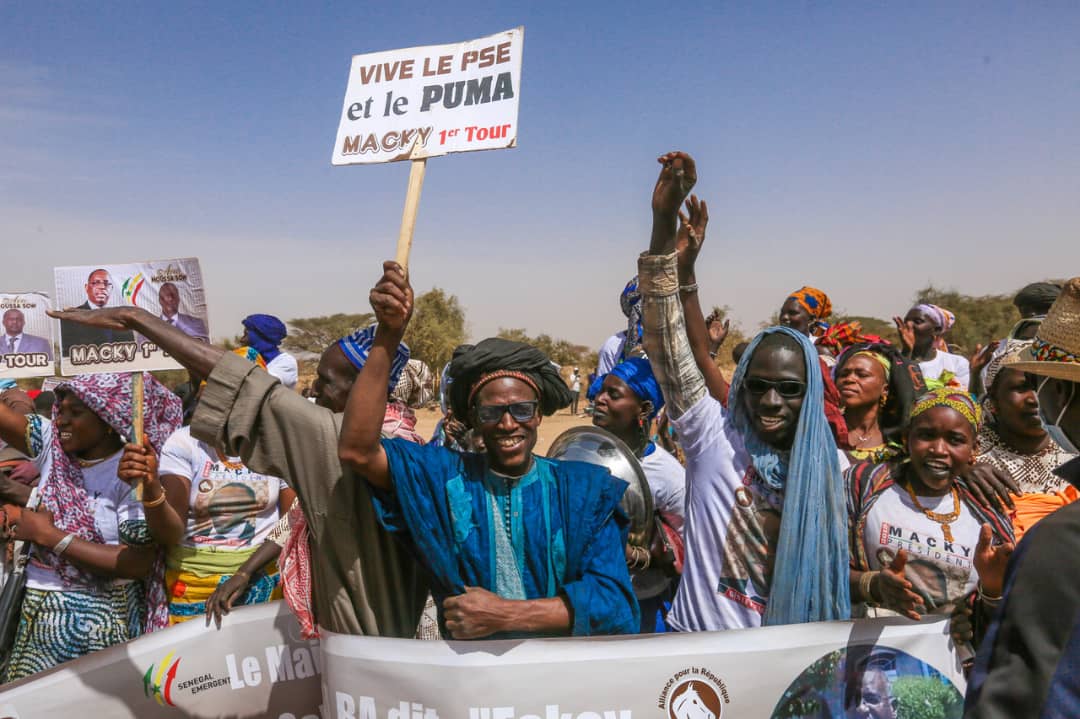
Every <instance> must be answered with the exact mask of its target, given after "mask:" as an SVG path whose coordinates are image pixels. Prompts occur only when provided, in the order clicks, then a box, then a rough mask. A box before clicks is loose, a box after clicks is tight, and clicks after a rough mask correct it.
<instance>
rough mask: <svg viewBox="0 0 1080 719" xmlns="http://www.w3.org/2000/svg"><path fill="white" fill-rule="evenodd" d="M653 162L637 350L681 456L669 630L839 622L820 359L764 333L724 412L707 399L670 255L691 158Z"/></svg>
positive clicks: (792, 338)
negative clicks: (681, 520) (682, 487)
mask: <svg viewBox="0 0 1080 719" xmlns="http://www.w3.org/2000/svg"><path fill="white" fill-rule="evenodd" d="M659 159H660V163H661V165H662V166H663V167H662V170H661V172H660V178H659V179H658V180H657V183H656V188H655V190H654V192H653V232H652V240H651V243H650V247H649V251H648V252H647V253H645V254H644V255H642V257H641V259H640V260H639V261H638V274H639V280H640V287H639V289H640V291H641V296H642V311H643V324H644V344H645V350H646V352H647V354H648V356H649V359H650V361H651V363H652V367H653V371H654V372H655V373H656V377H657V380H658V381H659V383H660V386H661V388H662V390H663V393H664V397H665V398H666V400H667V406H668V415H669V416H670V418H671V421H672V424H673V426H674V427H675V429H676V430H677V431H678V433H679V438H680V441H681V442H682V447H683V450H684V452H685V454H686V472H687V500H686V505H687V517H686V526H685V536H686V563H685V566H684V569H683V577H682V582H681V584H680V586H679V591H678V594H677V595H676V597H675V603H674V607H673V609H672V612H671V614H670V615H669V616H668V622H669V624H670V625H671V626H672V627H673V628H675V629H677V630H680V631H703V630H721V629H739V628H745V627H756V626H761V625H762V624H766V625H774V624H792V623H799V622H812V621H826V620H833V619H847V618H848V617H849V616H850V613H851V601H850V589H849V586H848V539H847V531H848V529H847V518H846V516H845V506H846V505H845V499H844V484H843V476H842V474H841V470H842V466H841V464H842V459H841V458H842V455H841V454H840V452H839V451H838V450H837V447H836V442H835V440H834V439H833V437H832V434H831V432H830V431H829V426H828V424H827V422H826V419H825V413H824V400H823V386H822V378H821V372H820V370H819V369H818V359H817V352H816V351H815V350H814V347H813V345H812V344H811V343H810V341H809V339H808V338H807V337H806V336H805V335H803V334H801V333H799V332H796V331H794V330H792V329H790V328H788V327H771V328H769V329H767V330H765V331H764V332H762V333H761V334H759V335H758V336H757V337H756V338H755V339H754V341H753V342H752V343H751V344H750V346H749V348H747V350H746V352H745V353H744V354H743V356H742V359H741V361H740V362H739V366H738V368H737V369H736V371H735V375H734V377H733V378H732V382H731V392H730V395H729V399H728V407H729V408H730V409H725V408H724V406H723V405H722V404H721V403H720V402H719V401H717V400H716V399H714V398H712V397H711V396H709V393H708V391H707V389H706V385H705V380H704V377H703V376H702V373H701V371H700V370H699V369H698V368H697V365H696V364H695V362H694V357H693V353H692V351H691V348H690V345H689V342H688V340H687V336H686V325H685V320H684V317H683V313H682V306H681V303H680V300H679V297H680V294H681V293H691V292H696V291H697V283H696V282H695V281H693V280H692V279H686V278H680V276H679V272H678V269H677V264H676V252H675V250H676V221H677V217H678V212H679V208H680V206H681V205H682V203H683V201H684V200H685V199H686V197H687V195H688V194H689V192H690V189H691V188H692V187H693V185H694V182H695V181H696V179H697V176H696V169H695V166H694V161H693V160H692V159H691V158H690V157H689V156H688V155H686V154H685V153H681V152H674V153H669V154H667V155H664V156H662V157H661V158H659ZM683 279H686V281H681V280H683ZM845 464H846V463H845Z"/></svg>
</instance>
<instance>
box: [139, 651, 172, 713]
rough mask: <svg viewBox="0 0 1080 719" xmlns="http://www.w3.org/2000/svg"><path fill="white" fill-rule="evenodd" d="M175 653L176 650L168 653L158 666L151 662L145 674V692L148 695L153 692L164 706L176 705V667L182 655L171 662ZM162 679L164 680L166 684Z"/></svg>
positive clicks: (155, 697)
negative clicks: (174, 698) (173, 697)
mask: <svg viewBox="0 0 1080 719" xmlns="http://www.w3.org/2000/svg"><path fill="white" fill-rule="evenodd" d="M175 653H176V652H175V651H171V652H169V653H168V654H166V655H165V658H164V659H162V660H161V663H160V664H158V665H157V666H156V667H155V665H153V664H151V665H150V668H149V669H147V670H146V674H144V675H143V693H144V694H145V695H146V696H148V697H149V696H151V693H152V694H153V697H154V699H155V700H156V701H157V703H158V704H161V705H163V706H164V705H166V704H168V705H169V706H171V707H174V706H176V705H175V704H173V700H172V685H173V682H174V681H175V680H176V669H177V667H179V666H180V657H177V658H176V661H175V662H172V664H169V662H170V661H171V660H172V658H173V654H175ZM155 669H156V671H155ZM162 680H164V685H163V684H162Z"/></svg>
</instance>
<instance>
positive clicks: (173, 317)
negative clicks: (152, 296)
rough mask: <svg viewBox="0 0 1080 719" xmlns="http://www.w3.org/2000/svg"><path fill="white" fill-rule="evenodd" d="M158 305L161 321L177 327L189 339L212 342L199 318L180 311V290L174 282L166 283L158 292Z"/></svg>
mask: <svg viewBox="0 0 1080 719" xmlns="http://www.w3.org/2000/svg"><path fill="white" fill-rule="evenodd" d="M158 305H160V306H161V319H162V320H164V321H165V322H168V323H169V324H170V325H172V326H173V327H176V328H177V329H179V330H180V331H181V332H183V333H184V334H186V335H187V336H188V337H193V338H195V339H197V340H199V341H201V342H209V341H210V333H209V332H208V331H207V330H206V323H205V322H203V321H202V320H201V319H199V318H198V317H193V316H192V315H186V314H184V313H183V312H181V311H180V289H179V288H178V287H177V286H176V285H175V284H173V283H172V282H166V283H164V284H162V285H161V289H159V290H158Z"/></svg>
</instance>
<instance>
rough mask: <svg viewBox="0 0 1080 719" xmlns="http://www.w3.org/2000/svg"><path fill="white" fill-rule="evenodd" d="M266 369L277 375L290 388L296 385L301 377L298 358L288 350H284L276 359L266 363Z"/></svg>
mask: <svg viewBox="0 0 1080 719" xmlns="http://www.w3.org/2000/svg"><path fill="white" fill-rule="evenodd" d="M266 371H267V372H269V373H270V374H272V375H273V376H275V377H277V378H278V380H279V381H280V382H281V384H283V385H285V386H286V387H288V388H289V389H293V388H294V387H296V382H297V380H299V379H300V370H299V368H298V367H297V364H296V358H295V357H293V356H292V355H291V354H289V353H287V352H282V353H281V354H279V355H278V356H277V357H275V358H274V361H273V362H271V363H270V364H268V365H266Z"/></svg>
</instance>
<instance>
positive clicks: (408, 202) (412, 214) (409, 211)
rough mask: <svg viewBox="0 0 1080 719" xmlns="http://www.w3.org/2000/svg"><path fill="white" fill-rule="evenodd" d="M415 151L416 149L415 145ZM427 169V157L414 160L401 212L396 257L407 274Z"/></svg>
mask: <svg viewBox="0 0 1080 719" xmlns="http://www.w3.org/2000/svg"><path fill="white" fill-rule="evenodd" d="M413 151H414V152H415V151H416V146H415V145H414V146H413ZM426 171H427V159H426V158H421V159H419V160H413V161H412V167H411V168H409V187H408V189H407V190H406V191H405V209H404V210H403V211H402V213H401V230H400V231H399V232H398V240H397V255H396V256H395V257H394V259H395V260H397V263H398V264H399V265H401V269H403V270H405V274H406V275H408V273H409V253H410V252H411V251H412V239H413V231H414V230H415V229H416V214H417V212H419V210H420V191H421V190H423V189H424V173H425V172H426Z"/></svg>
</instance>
